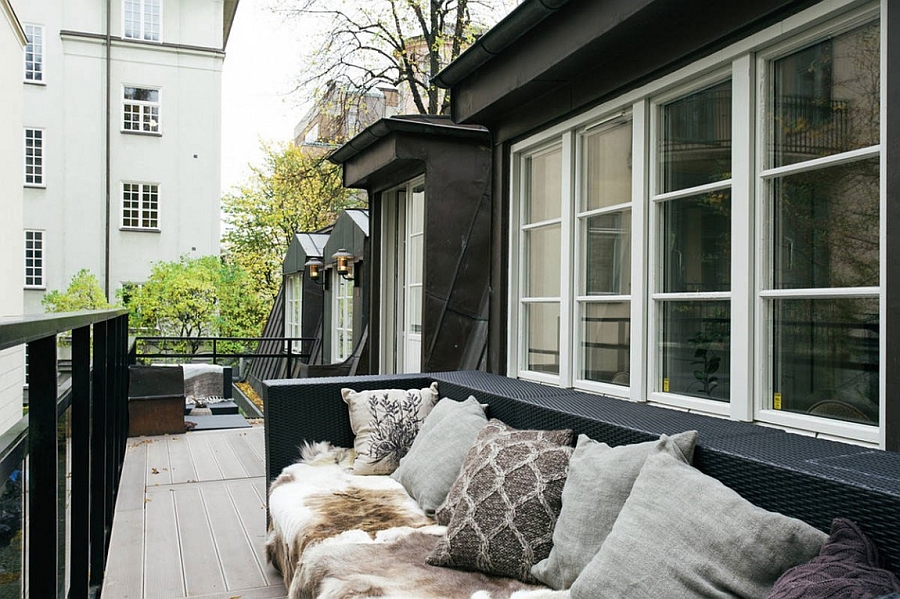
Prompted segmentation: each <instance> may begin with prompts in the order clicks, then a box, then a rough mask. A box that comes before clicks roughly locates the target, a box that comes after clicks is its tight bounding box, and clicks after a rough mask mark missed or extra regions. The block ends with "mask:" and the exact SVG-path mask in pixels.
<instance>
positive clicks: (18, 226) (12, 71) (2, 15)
mask: <svg viewBox="0 0 900 599" xmlns="http://www.w3.org/2000/svg"><path fill="white" fill-rule="evenodd" d="M24 47H25V32H24V31H23V30H22V25H21V24H20V23H19V19H18V18H17V17H16V12H15V10H13V6H12V4H11V2H10V0H0V105H2V106H3V112H4V113H5V115H4V116H5V117H6V118H3V119H0V214H2V215H3V216H2V218H0V281H3V290H2V291H0V318H2V317H4V316H15V315H18V314H21V313H22V297H23V292H22V281H23V279H24V277H23V275H22V263H23V256H24V252H23V249H22V183H21V180H22V179H21V177H20V175H19V172H20V166H19V165H20V164H21V159H20V157H21V155H22V130H21V125H20V123H21V119H20V118H18V115H21V114H22V86H21V85H20V83H19V82H20V81H21V80H22V50H23V48H24ZM22 351H23V350H22V349H21V348H13V349H9V350H5V351H0V433H2V432H4V431H6V430H7V429H9V427H10V426H11V425H12V424H14V423H15V422H17V421H18V420H19V418H21V417H22V383H23V382H24V378H25V372H24V371H25V368H24V365H25V359H24V356H23V355H22Z"/></svg>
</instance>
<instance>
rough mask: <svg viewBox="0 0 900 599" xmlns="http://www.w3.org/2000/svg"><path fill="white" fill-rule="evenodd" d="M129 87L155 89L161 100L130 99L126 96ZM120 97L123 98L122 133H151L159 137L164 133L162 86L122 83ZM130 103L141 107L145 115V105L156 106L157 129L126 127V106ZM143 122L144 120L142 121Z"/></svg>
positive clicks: (120, 128) (120, 126)
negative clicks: (147, 129)
mask: <svg viewBox="0 0 900 599" xmlns="http://www.w3.org/2000/svg"><path fill="white" fill-rule="evenodd" d="M128 87H133V88H135V89H146V90H152V91H155V92H157V93H158V94H159V100H157V101H156V102H147V101H144V100H129V99H127V98H125V88H128ZM119 97H120V98H121V99H122V104H121V105H120V109H121V114H120V115H119V131H120V132H121V133H124V134H126V135H149V136H153V137H159V136H161V135H162V133H163V131H162V114H163V110H162V99H163V94H162V88H161V87H159V86H156V85H138V84H134V85H132V84H129V83H125V84H122V93H121V95H120V96H119ZM130 105H134V106H139V107H141V113H142V116H143V109H144V108H145V107H146V108H152V107H156V131H144V130H143V129H126V128H125V107H126V106H130ZM141 122H143V121H141Z"/></svg>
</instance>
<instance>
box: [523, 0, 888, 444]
mask: <svg viewBox="0 0 900 599" xmlns="http://www.w3.org/2000/svg"><path fill="white" fill-rule="evenodd" d="M827 10H829V9H828V7H825V6H822V5H817V6H816V7H814V8H811V9H809V10H808V11H807V12H805V13H803V14H805V15H807V18H806V19H805V21H804V19H801V18H797V19H794V20H793V21H792V22H791V27H790V28H782V27H772V28H771V29H767V30H765V31H763V32H761V33H760V34H758V35H755V36H754V37H753V38H752V42H748V41H746V40H745V41H742V42H741V43H739V44H737V45H735V46H734V47H731V48H727V49H723V50H722V51H721V52H719V53H718V54H717V55H715V56H712V57H708V58H706V59H703V60H701V61H700V62H699V63H697V64H696V65H690V66H688V67H685V68H683V69H682V70H681V71H679V72H677V73H673V74H670V75H667V76H666V77H665V78H663V79H661V80H660V81H658V82H652V83H649V84H647V85H645V86H644V87H642V88H639V89H636V90H633V91H631V92H628V93H627V94H626V95H624V96H622V97H620V98H617V99H614V100H612V101H610V102H608V103H606V104H604V105H602V106H598V107H596V108H594V109H593V110H589V111H587V112H585V113H584V114H582V115H580V116H578V117H574V118H572V119H571V120H570V121H567V122H563V123H557V124H555V125H554V126H553V127H552V128H551V129H548V130H547V131H545V132H542V133H538V134H536V135H535V136H533V137H531V138H528V139H524V140H522V141H520V142H517V143H516V144H514V145H513V146H512V161H511V164H512V166H513V169H512V194H513V198H514V202H513V204H512V214H511V221H512V229H511V236H510V237H511V239H510V252H511V254H510V265H511V266H510V289H511V290H512V291H511V293H512V297H511V298H510V310H511V312H512V313H513V314H514V315H515V318H512V319H511V320H510V327H511V328H510V331H509V336H508V343H509V361H508V364H509V374H510V375H513V376H518V377H521V378H525V379H531V380H536V381H540V382H546V383H550V384H556V385H560V386H563V387H575V388H579V389H584V390H588V391H597V392H602V393H605V394H608V395H612V396H618V397H622V398H628V399H632V400H637V401H649V402H653V403H659V404H663V405H667V406H671V407H677V408H680V409H690V410H696V411H699V412H704V413H710V414H717V415H721V416H724V417H729V418H734V419H740V420H755V421H759V422H764V423H767V424H773V425H776V426H781V427H784V428H787V429H792V430H802V431H804V432H810V431H811V432H813V433H817V434H823V435H832V436H836V437H841V438H845V439H853V440H856V441H863V442H869V443H873V444H876V443H879V442H880V440H881V431H880V429H879V426H880V412H881V402H882V401H883V398H881V396H880V393H881V391H880V381H881V373H882V372H883V370H884V364H883V357H882V354H881V349H880V348H881V341H882V340H881V335H880V331H881V328H882V323H881V320H882V318H881V315H880V305H881V303H882V302H883V300H884V298H883V294H884V288H883V281H882V274H881V273H882V270H883V268H882V264H881V258H880V256H881V250H882V248H881V247H880V231H881V230H882V222H881V219H882V215H881V210H882V203H883V198H882V197H881V196H882V193H881V188H882V177H883V173H882V172H881V168H880V163H881V160H882V156H881V153H882V149H881V138H880V130H881V123H880V115H881V111H882V106H881V98H882V93H883V92H882V90H881V81H880V74H881V68H882V57H881V52H882V48H881V32H880V23H879V14H878V11H879V6H878V5H876V4H871V5H869V6H867V7H861V8H857V9H855V10H853V11H844V12H842V13H841V15H840V17H837V18H834V19H832V20H829V19H828V16H829V15H828V13H827ZM804 23H806V24H804Z"/></svg>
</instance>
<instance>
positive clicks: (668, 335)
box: [659, 301, 731, 401]
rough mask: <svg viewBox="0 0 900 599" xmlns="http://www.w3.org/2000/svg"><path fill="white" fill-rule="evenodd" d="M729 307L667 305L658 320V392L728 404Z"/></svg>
mask: <svg viewBox="0 0 900 599" xmlns="http://www.w3.org/2000/svg"><path fill="white" fill-rule="evenodd" d="M730 322H731V303H730V302H728V301H694V302H681V301H668V302H664V303H663V307H662V319H661V327H662V331H661V339H662V344H661V347H660V348H659V349H660V359H661V366H662V368H661V378H662V380H661V381H660V383H661V385H660V390H661V391H663V392H664V393H678V394H681V395H690V396H693V397H700V398H703V399H713V400H718V401H728V400H729V397H730V393H731V389H730V386H731V380H730V379H731V376H730V373H731V341H730V337H731V324H730Z"/></svg>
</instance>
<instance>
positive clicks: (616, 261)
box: [584, 210, 631, 295]
mask: <svg viewBox="0 0 900 599" xmlns="http://www.w3.org/2000/svg"><path fill="white" fill-rule="evenodd" d="M584 222H585V225H586V227H587V231H586V234H585V239H586V242H587V252H586V256H585V259H586V261H587V278H586V281H585V283H586V287H587V289H586V292H587V295H610V294H612V295H618V294H623V293H624V294H628V293H631V211H630V210H623V211H622V212H611V213H607V214H601V215H598V216H592V217H590V218H586V219H584Z"/></svg>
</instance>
